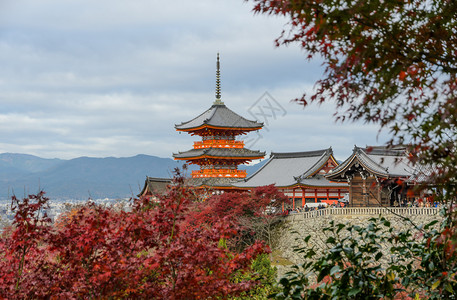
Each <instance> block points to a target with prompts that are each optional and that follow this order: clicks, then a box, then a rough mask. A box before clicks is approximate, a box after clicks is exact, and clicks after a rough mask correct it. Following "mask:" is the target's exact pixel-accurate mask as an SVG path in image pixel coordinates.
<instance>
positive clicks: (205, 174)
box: [192, 169, 247, 178]
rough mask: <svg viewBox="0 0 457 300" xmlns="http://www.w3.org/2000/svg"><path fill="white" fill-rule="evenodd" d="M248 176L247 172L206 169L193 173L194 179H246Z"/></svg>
mask: <svg viewBox="0 0 457 300" xmlns="http://www.w3.org/2000/svg"><path fill="white" fill-rule="evenodd" d="M246 175H247V173H246V171H245V170H229V169H219V170H215V169H205V170H197V171H192V177H193V178H210V177H227V178H230V177H235V178H245V177H246Z"/></svg>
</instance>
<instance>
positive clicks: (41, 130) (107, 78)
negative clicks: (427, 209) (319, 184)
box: [0, 0, 383, 159]
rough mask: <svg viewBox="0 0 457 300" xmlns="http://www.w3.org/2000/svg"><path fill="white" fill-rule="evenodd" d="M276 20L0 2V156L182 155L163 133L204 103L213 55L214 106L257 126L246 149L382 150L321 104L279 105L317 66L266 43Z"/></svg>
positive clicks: (209, 93)
mask: <svg viewBox="0 0 457 300" xmlns="http://www.w3.org/2000/svg"><path fill="white" fill-rule="evenodd" d="M285 22H286V20H285V19H281V18H277V17H266V16H259V15H254V14H253V13H252V3H246V2H244V1H242V0H198V1H189V0H187V1H186V0H175V1H155V0H96V1H94V0H90V1H89V0H0V66H1V67H0V104H1V110H0V153H3V152H14V153H27V154H33V155H37V156H41V157H45V158H64V159H70V158H75V157H79V156H92V157H106V156H115V157H125V156H134V155H136V154H140V153H141V154H148V155H156V156H160V157H171V155H172V153H173V152H177V151H184V150H188V149H190V148H191V147H192V142H193V141H194V140H195V137H191V136H188V135H186V134H179V133H177V132H176V131H175V130H174V125H175V124H179V123H181V122H183V121H187V120H189V119H192V118H193V117H195V116H197V115H198V114H200V113H201V112H203V111H204V110H206V109H208V108H209V107H210V106H211V104H212V102H213V101H214V90H215V65H216V53H217V52H220V55H221V73H222V76H221V77H222V100H223V101H224V102H225V104H226V105H227V106H228V107H229V108H231V109H232V110H234V111H235V112H237V113H239V114H241V115H243V116H244V117H247V118H249V119H253V118H257V119H258V120H259V121H262V122H264V123H265V124H266V125H267V126H266V129H264V130H262V131H261V132H260V135H257V134H256V133H254V134H251V135H250V136H248V137H247V140H246V142H247V143H248V141H249V143H250V144H249V145H250V146H251V148H253V149H258V150H263V151H266V152H267V153H270V152H271V151H275V152H287V151H307V150H317V149H323V148H327V147H329V146H332V147H333V150H334V153H335V155H336V157H337V158H338V159H345V158H346V157H347V156H348V155H349V154H350V153H351V151H352V148H353V146H354V144H357V145H360V146H365V145H374V144H379V143H381V142H383V139H382V138H379V139H377V135H378V131H377V128H376V127H373V126H367V125H365V124H363V123H355V124H354V123H349V124H343V125H342V124H336V123H335V122H334V121H333V117H332V114H333V111H334V107H333V105H331V104H329V105H325V106H321V107H317V106H313V107H310V108H306V109H303V108H302V107H301V106H299V105H298V104H296V103H292V102H290V100H291V99H293V98H294V97H298V96H300V95H301V93H302V92H303V91H310V90H311V89H312V88H313V85H314V82H315V81H316V80H317V79H319V77H320V76H321V74H322V67H321V66H320V62H319V61H317V60H316V61H311V62H308V61H306V60H305V59H304V57H305V56H304V54H303V52H301V50H300V49H299V48H298V47H297V46H290V47H280V48H276V47H275V46H274V39H275V38H276V37H278V36H279V34H280V33H281V31H282V29H283V25H284V23H285ZM265 93H267V94H265ZM271 108H273V110H272V109H271ZM262 113H263V114H262Z"/></svg>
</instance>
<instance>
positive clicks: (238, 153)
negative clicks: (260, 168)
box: [173, 148, 265, 159]
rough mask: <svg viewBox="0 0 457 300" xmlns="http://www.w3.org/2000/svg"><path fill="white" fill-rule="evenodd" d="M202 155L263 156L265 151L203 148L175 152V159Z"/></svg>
mask: <svg viewBox="0 0 457 300" xmlns="http://www.w3.org/2000/svg"><path fill="white" fill-rule="evenodd" d="M200 156H206V157H236V158H238V157H239V158H244V157H245V158H251V157H255V158H262V157H264V156H265V152H261V151H254V150H249V149H246V148H238V149H236V148H202V149H191V150H189V151H184V152H178V153H173V157H174V158H175V159H192V158H197V157H200Z"/></svg>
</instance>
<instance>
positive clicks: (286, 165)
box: [233, 148, 348, 208]
mask: <svg viewBox="0 0 457 300" xmlns="http://www.w3.org/2000/svg"><path fill="white" fill-rule="evenodd" d="M337 166H338V162H337V161H336V160H335V158H334V157H333V151H332V148H328V149H323V150H317V151H307V152H289V153H278V152H272V153H271V156H270V158H269V160H268V161H267V162H266V163H265V164H264V165H263V166H262V167H261V168H260V169H259V170H258V171H257V172H255V173H254V174H253V175H251V176H250V177H249V178H246V179H245V180H242V181H239V182H237V183H234V184H233V185H234V186H236V187H237V188H239V189H252V188H255V187H259V186H265V185H270V184H274V185H275V186H276V187H277V188H279V190H281V191H282V192H283V193H284V194H285V195H286V196H288V197H289V198H290V199H291V200H293V201H292V208H296V207H304V206H305V205H307V204H310V203H326V204H334V203H337V202H338V200H339V199H341V198H343V197H344V195H345V194H346V193H347V192H348V184H347V183H346V182H334V181H330V180H329V179H327V178H326V177H325V175H326V174H328V173H329V172H330V171H331V170H333V169H334V168H336V167H337Z"/></svg>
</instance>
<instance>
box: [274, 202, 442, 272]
mask: <svg viewBox="0 0 457 300" xmlns="http://www.w3.org/2000/svg"><path fill="white" fill-rule="evenodd" d="M379 215H382V216H383V217H384V218H386V219H387V220H389V221H390V222H391V225H392V226H393V227H394V228H395V230H396V231H401V230H405V229H407V228H411V227H412V225H411V223H410V222H407V221H406V220H405V219H404V218H402V216H404V217H408V218H409V219H411V221H413V222H414V224H416V225H424V224H427V223H430V222H431V221H433V220H442V216H440V214H439V209H438V208H382V207H375V208H371V207H365V208H326V209H321V210H314V211H310V212H304V213H295V214H291V215H289V216H287V217H285V218H284V222H283V224H282V226H283V227H282V230H281V231H282V234H281V236H280V238H279V242H278V246H277V249H276V251H277V252H279V253H280V255H281V257H282V258H283V259H285V260H287V261H289V262H291V263H293V264H298V263H301V262H303V259H302V256H301V255H298V254H297V253H294V252H293V248H294V246H303V245H304V242H303V239H304V238H305V237H306V236H308V235H311V239H310V242H311V243H312V245H315V246H316V247H317V249H319V250H321V251H326V250H327V249H328V248H327V245H326V244H325V241H326V240H327V237H328V236H326V235H324V233H323V232H322V229H323V228H325V227H327V226H328V225H329V223H330V221H332V220H333V221H334V222H335V224H337V223H343V224H351V225H359V226H366V225H367V224H368V223H369V219H371V218H373V217H377V216H379ZM294 232H295V233H294ZM326 234H328V233H326ZM385 246H386V248H387V245H385ZM278 271H279V275H282V274H283V273H284V272H285V271H287V267H282V266H278Z"/></svg>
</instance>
